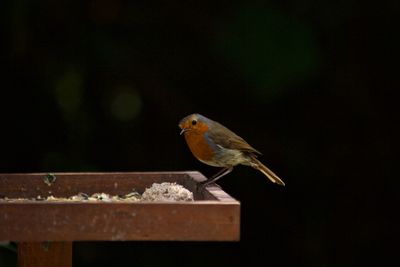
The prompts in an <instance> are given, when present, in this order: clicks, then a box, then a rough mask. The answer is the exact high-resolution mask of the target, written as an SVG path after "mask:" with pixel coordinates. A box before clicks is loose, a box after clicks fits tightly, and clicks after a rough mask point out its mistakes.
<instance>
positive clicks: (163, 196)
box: [142, 183, 193, 201]
mask: <svg viewBox="0 0 400 267" xmlns="http://www.w3.org/2000/svg"><path fill="white" fill-rule="evenodd" d="M142 200H144V201H193V193H192V192H190V191H189V190H187V189H186V188H184V187H183V186H181V185H179V184H176V183H161V184H158V183H154V184H153V185H152V186H151V187H150V188H147V189H146V191H144V193H143V195H142Z"/></svg>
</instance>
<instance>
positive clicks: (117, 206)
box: [0, 172, 240, 241]
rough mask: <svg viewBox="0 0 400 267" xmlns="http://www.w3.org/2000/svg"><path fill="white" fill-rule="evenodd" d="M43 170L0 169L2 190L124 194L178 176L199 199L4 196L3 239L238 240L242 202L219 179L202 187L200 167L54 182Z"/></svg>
mask: <svg viewBox="0 0 400 267" xmlns="http://www.w3.org/2000/svg"><path fill="white" fill-rule="evenodd" d="M45 175H46V173H33V174H0V195H1V194H3V195H5V196H8V197H23V198H26V197H36V196H37V195H41V196H47V195H54V196H71V195H74V194H77V193H79V192H84V193H87V194H92V193H95V192H106V193H110V194H125V193H128V192H130V191H131V190H132V189H133V188H136V189H138V190H143V189H144V188H145V187H149V186H151V184H152V183H154V182H178V183H180V184H182V185H184V186H185V187H186V188H188V189H189V190H191V191H192V192H194V193H195V201H193V202H158V203H155V202H138V203H126V202H120V203H116V202H111V203H105V202H46V201H22V202H0V240H12V241H75V240H76V241H77V240H86V241H90V240H181V241H184V240H210V241H216V240H219V241H235V240H239V235H240V203H239V202H238V201H236V200H235V199H233V198H232V197H230V196H229V195H228V194H226V193H225V192H224V191H223V190H222V189H221V188H220V187H219V186H218V185H216V184H211V185H209V186H207V188H206V190H204V191H203V192H198V191H197V184H198V182H199V181H204V180H205V177H204V176H203V175H202V174H201V173H198V172H157V173H137V172H135V173H56V174H55V176H56V180H55V181H54V182H53V183H51V184H50V185H48V184H46V183H45V182H44V181H43V178H44V177H45Z"/></svg>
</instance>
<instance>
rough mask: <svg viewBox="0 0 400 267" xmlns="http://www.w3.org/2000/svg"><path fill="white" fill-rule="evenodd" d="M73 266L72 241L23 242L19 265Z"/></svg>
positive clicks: (20, 248)
mask: <svg viewBox="0 0 400 267" xmlns="http://www.w3.org/2000/svg"><path fill="white" fill-rule="evenodd" d="M54 266H57V267H71V266H72V243H71V242H29V243H28V242H21V243H19V244H18V267H54Z"/></svg>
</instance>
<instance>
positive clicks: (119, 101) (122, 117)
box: [110, 87, 142, 122]
mask: <svg viewBox="0 0 400 267" xmlns="http://www.w3.org/2000/svg"><path fill="white" fill-rule="evenodd" d="M110 104H111V105H110V111H111V114H112V115H113V116H114V118H115V119H117V120H119V121H124V122H125V121H130V120H133V119H134V118H135V117H136V116H137V115H138V114H139V112H140V109H141V107H142V100H141V98H140V95H139V93H138V92H137V91H136V90H135V89H133V88H129V87H122V88H119V89H117V90H116V94H115V95H114V96H113V97H112V99H111V103H110Z"/></svg>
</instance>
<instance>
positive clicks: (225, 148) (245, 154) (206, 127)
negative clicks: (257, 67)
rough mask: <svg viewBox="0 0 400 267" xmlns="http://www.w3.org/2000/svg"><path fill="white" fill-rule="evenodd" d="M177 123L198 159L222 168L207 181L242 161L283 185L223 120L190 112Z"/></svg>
mask: <svg viewBox="0 0 400 267" xmlns="http://www.w3.org/2000/svg"><path fill="white" fill-rule="evenodd" d="M179 127H180V128H181V129H182V131H181V134H184V136H185V139H186V142H187V144H188V146H189V148H190V150H191V152H192V153H193V155H194V156H195V157H196V158H197V159H198V160H200V161H201V162H203V163H205V164H208V165H211V166H215V167H222V168H223V169H222V170H221V172H219V173H218V174H217V175H215V176H214V177H213V178H212V179H211V180H210V181H209V182H207V184H208V183H210V182H214V181H216V180H217V179H219V178H221V177H222V176H224V175H226V174H228V173H229V172H231V171H232V169H233V167H234V166H236V165H238V164H242V165H247V166H251V167H253V168H255V169H257V170H259V171H261V172H262V173H263V174H264V175H265V176H267V177H268V178H269V179H270V180H271V182H273V183H276V184H279V185H285V183H284V182H283V181H282V180H281V179H280V178H279V177H278V176H277V175H276V174H275V173H274V172H272V171H271V170H270V169H269V168H268V167H266V166H265V165H264V164H262V163H261V162H260V161H259V160H258V159H257V154H261V153H260V152H259V151H257V150H256V149H255V148H253V147H252V146H250V145H249V144H248V143H247V142H246V141H245V140H244V139H243V138H241V137H240V136H238V135H236V134H235V133H234V132H232V131H231V130H229V129H228V128H226V127H225V126H223V125H222V124H220V123H218V122H216V121H213V120H210V119H208V118H206V117H204V116H202V115H200V114H192V115H189V116H187V117H185V118H183V119H182V120H181V121H180V123H179Z"/></svg>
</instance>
